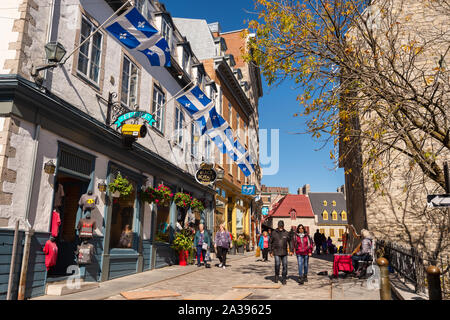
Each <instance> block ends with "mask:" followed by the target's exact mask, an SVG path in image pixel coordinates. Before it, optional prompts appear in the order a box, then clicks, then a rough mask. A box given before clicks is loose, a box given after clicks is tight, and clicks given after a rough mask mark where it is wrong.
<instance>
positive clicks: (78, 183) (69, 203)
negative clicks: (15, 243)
mask: <svg viewBox="0 0 450 320" xmlns="http://www.w3.org/2000/svg"><path fill="white" fill-rule="evenodd" d="M55 185H56V186H57V187H56V188H55V189H56V190H55V191H57V190H58V189H59V188H62V189H63V192H64V197H63V198H62V200H61V202H60V204H61V206H60V207H59V213H60V218H61V225H60V227H59V234H58V237H57V238H56V245H57V246H58V258H57V261H56V265H55V266H53V267H52V268H50V270H49V271H48V273H47V277H48V278H53V279H54V280H56V279H55V278H60V277H63V278H64V277H66V276H68V275H70V274H71V273H67V268H68V267H69V266H70V265H77V260H76V254H75V251H76V249H77V245H78V244H79V243H78V242H79V240H78V235H77V233H76V223H77V221H78V220H79V218H80V216H81V208H80V207H79V205H78V201H79V199H80V197H81V195H82V194H84V193H86V192H87V190H88V187H89V181H88V180H83V179H80V178H78V177H75V176H71V175H69V174H66V173H58V175H57V176H56V184H55ZM56 197H57V196H56V195H55V200H56ZM54 204H56V201H54ZM58 280H59V279H58Z"/></svg>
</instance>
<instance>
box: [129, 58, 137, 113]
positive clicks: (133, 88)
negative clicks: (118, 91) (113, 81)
mask: <svg viewBox="0 0 450 320" xmlns="http://www.w3.org/2000/svg"><path fill="white" fill-rule="evenodd" d="M137 81H138V70H137V68H136V66H135V65H134V64H131V77H130V107H133V106H134V105H135V104H136V103H137Z"/></svg>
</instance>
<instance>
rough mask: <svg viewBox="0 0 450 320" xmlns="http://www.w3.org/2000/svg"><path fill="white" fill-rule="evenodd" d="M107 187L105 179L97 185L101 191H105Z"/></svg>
mask: <svg viewBox="0 0 450 320" xmlns="http://www.w3.org/2000/svg"><path fill="white" fill-rule="evenodd" d="M106 187H107V185H106V183H105V181H100V182H99V183H98V185H97V188H98V191H100V192H105V191H106Z"/></svg>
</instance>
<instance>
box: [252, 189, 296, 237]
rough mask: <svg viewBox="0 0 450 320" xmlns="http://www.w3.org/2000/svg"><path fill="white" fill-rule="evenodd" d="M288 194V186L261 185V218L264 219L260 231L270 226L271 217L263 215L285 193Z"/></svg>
mask: <svg viewBox="0 0 450 320" xmlns="http://www.w3.org/2000/svg"><path fill="white" fill-rule="evenodd" d="M288 194H289V188H287V187H268V186H266V185H262V186H261V200H262V219H261V221H264V223H263V225H261V228H259V230H260V231H262V229H265V228H267V227H269V226H270V227H271V226H272V221H271V218H268V219H266V218H265V217H266V216H267V215H268V214H269V212H270V211H272V210H273V209H274V208H275V205H276V204H277V203H278V202H279V201H280V200H281V199H282V198H283V197H284V196H286V195H288Z"/></svg>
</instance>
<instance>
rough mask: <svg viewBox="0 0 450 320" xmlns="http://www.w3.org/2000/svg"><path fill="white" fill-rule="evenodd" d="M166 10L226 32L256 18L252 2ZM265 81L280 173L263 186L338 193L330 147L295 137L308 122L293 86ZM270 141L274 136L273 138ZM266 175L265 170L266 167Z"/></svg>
mask: <svg viewBox="0 0 450 320" xmlns="http://www.w3.org/2000/svg"><path fill="white" fill-rule="evenodd" d="M163 2H164V4H165V5H166V9H167V10H168V11H169V12H170V13H171V15H172V16H173V17H179V18H192V19H205V20H206V21H207V22H208V23H212V22H217V21H218V22H219V23H220V25H221V28H222V32H227V31H232V30H238V29H243V28H246V24H244V21H245V20H249V19H252V18H254V17H256V15H255V14H254V13H252V12H254V7H253V1H252V0H229V1H218V0H190V1H186V0H166V1H163ZM262 80H263V91H264V95H263V97H262V98H261V99H260V103H259V126H260V128H261V129H267V130H268V131H269V132H270V129H279V130H280V147H279V154H280V158H279V164H280V165H279V170H278V173H277V174H275V175H265V176H264V177H263V180H262V183H263V184H265V185H267V186H281V187H289V191H290V192H291V193H296V192H297V188H299V187H302V186H303V185H304V184H310V185H311V191H312V192H335V191H336V188H338V187H339V186H341V185H343V184H344V172H343V169H338V170H337V171H335V170H333V169H332V168H333V162H332V161H331V160H330V158H329V152H330V146H326V147H325V148H323V149H322V150H320V151H315V150H316V149H319V148H320V147H321V146H322V144H321V143H319V142H316V141H314V140H313V139H312V138H311V136H310V135H307V134H294V133H295V132H303V131H304V119H302V118H301V117H297V118H294V117H293V114H294V113H297V112H299V111H300V107H299V104H298V102H297V101H296V97H297V95H298V94H299V93H300V92H299V90H298V89H295V88H294V85H293V83H291V82H284V83H283V84H281V85H280V86H278V87H272V88H269V87H268V86H267V84H266V81H265V80H264V78H263V79H262ZM269 140H270V136H269ZM263 171H264V167H263Z"/></svg>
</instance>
